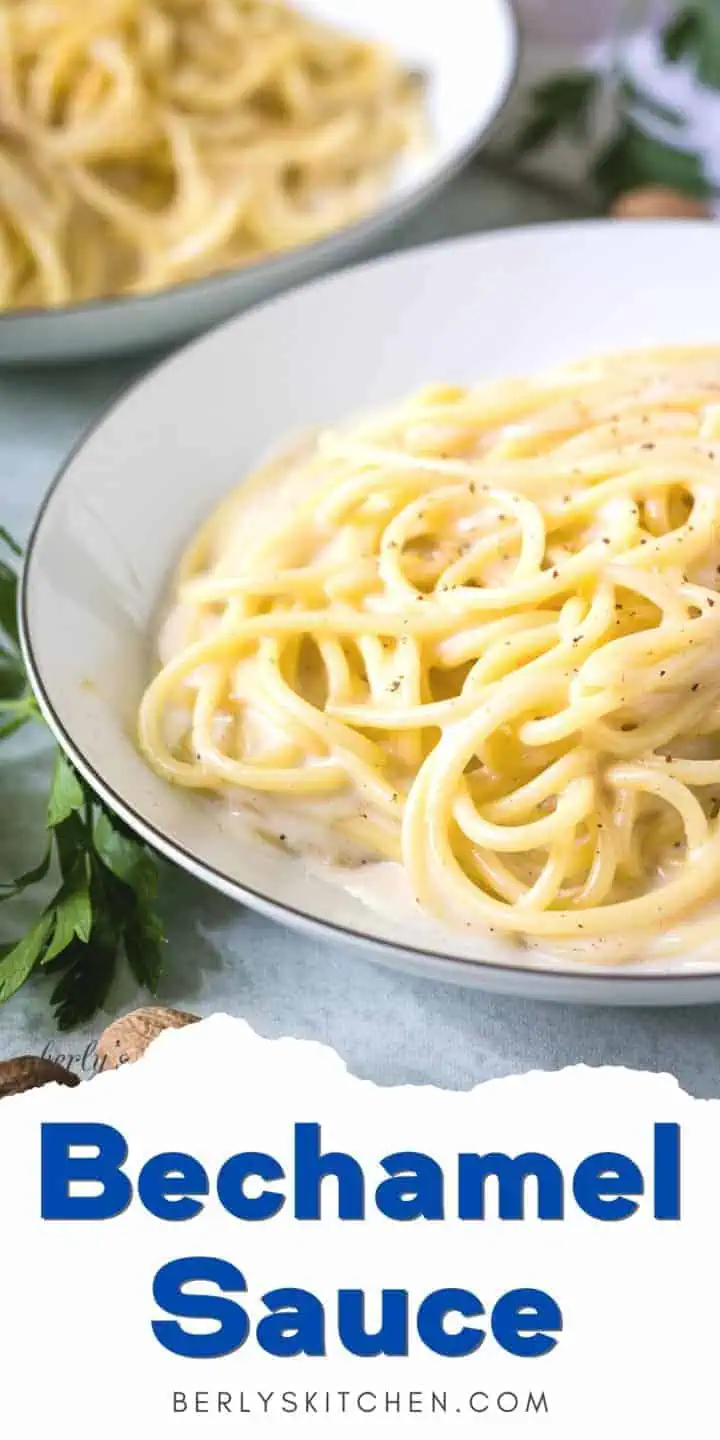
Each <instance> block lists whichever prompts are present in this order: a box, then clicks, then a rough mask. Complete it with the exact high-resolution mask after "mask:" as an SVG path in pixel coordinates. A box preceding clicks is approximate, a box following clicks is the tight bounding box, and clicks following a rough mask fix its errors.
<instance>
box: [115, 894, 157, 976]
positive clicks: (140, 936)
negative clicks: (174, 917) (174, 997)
mask: <svg viewBox="0 0 720 1440" xmlns="http://www.w3.org/2000/svg"><path fill="white" fill-rule="evenodd" d="M124 940H125V954H126V956H127V962H128V965H129V966H130V969H131V971H132V973H133V975H134V976H135V979H136V980H137V982H138V985H145V986H146V987H147V989H148V990H149V991H150V992H151V994H153V995H154V994H155V993H156V991H157V987H158V982H159V980H160V976H161V974H162V965H163V954H162V949H163V944H164V935H163V928H162V925H161V923H160V921H159V919H158V917H157V915H155V914H154V913H153V911H152V910H151V909H150V908H149V906H147V905H144V904H142V903H141V902H138V904H137V905H136V908H135V912H134V914H133V913H131V914H130V915H129V916H128V919H127V921H126V924H125V930H124Z"/></svg>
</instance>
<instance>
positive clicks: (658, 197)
mask: <svg viewBox="0 0 720 1440" xmlns="http://www.w3.org/2000/svg"><path fill="white" fill-rule="evenodd" d="M711 213H712V212H711V210H710V206H709V205H708V204H707V202H706V201H705V200H699V199H697V198H696V197H695V196H693V195H684V194H683V192H682V191H681V190H672V189H671V188H670V187H669V186H667V185H643V186H641V187H640V188H639V189H637V190H626V191H625V192H624V194H622V195H618V197H617V199H616V200H615V201H614V203H613V205H612V206H611V208H610V214H611V215H614V216H615V217H616V219H618V220H659V219H662V218H663V217H665V218H667V219H675V220H702V219H708V217H709V216H710V214H711Z"/></svg>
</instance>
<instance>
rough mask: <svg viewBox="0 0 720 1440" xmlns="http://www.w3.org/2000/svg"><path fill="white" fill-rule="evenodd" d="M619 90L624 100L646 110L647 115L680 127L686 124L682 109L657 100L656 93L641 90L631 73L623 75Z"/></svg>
mask: <svg viewBox="0 0 720 1440" xmlns="http://www.w3.org/2000/svg"><path fill="white" fill-rule="evenodd" d="M618 90H619V94H620V95H621V97H622V99H623V100H627V101H629V103H630V104H631V105H634V106H636V107H637V108H638V109H641V110H644V111H645V113H646V115H650V116H652V117H653V118H654V119H655V120H662V121H664V122H665V124H667V125H675V126H677V128H678V129H680V128H682V126H684V124H685V117H684V115H683V114H682V113H681V112H680V110H675V109H673V107H672V106H671V105H665V104H663V103H662V101H660V100H656V99H655V96H654V95H648V94H647V93H646V91H645V90H641V89H640V87H639V86H638V85H636V84H635V81H634V80H631V79H630V76H629V75H625V76H623V78H622V80H621V81H620V84H619V87H618Z"/></svg>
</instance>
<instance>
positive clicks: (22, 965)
mask: <svg viewBox="0 0 720 1440" xmlns="http://www.w3.org/2000/svg"><path fill="white" fill-rule="evenodd" d="M51 926H52V915H41V916H40V919H39V920H38V921H37V922H36V923H35V925H33V927H32V930H29V931H28V933H27V935H25V936H24V937H23V939H22V940H19V941H18V943H17V945H13V947H12V949H10V950H8V952H7V953H6V955H5V956H4V958H3V959H2V960H0V1005H1V1004H2V1003H3V1002H4V1001H5V1000H9V999H10V996H11V995H14V994H15V992H16V990H19V989H20V986H21V985H24V984H25V981H26V980H27V978H28V975H29V974H30V972H31V970H32V969H33V968H34V966H35V965H36V964H37V961H38V960H39V958H40V956H41V954H42V951H43V947H44V946H45V943H46V941H47V937H48V935H49V933H50V928H51Z"/></svg>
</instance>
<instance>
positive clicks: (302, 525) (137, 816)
mask: <svg viewBox="0 0 720 1440" xmlns="http://www.w3.org/2000/svg"><path fill="white" fill-rule="evenodd" d="M715 246H716V237H715V231H714V227H713V225H712V224H707V225H705V224H702V223H698V224H694V223H693V224H688V225H687V226H684V227H683V229H682V233H680V232H679V231H678V228H677V227H676V226H673V225H672V223H669V224H668V223H666V224H663V223H657V224H655V223H650V224H648V223H641V224H637V225H633V224H629V225H628V226H627V227H625V226H623V227H615V226H613V225H612V223H611V222H587V223H584V224H576V225H556V226H551V227H537V228H530V229H528V230H526V231H518V232H515V233H512V232H506V233H504V234H500V235H496V236H490V237H481V238H477V239H472V240H467V241H463V242H454V243H451V244H448V245H445V246H438V247H432V248H431V249H430V250H427V251H417V252H415V253H410V254H407V255H404V256H400V257H396V258H394V259H391V260H386V261H382V262H378V263H376V264H374V265H371V266H366V267H363V268H362V269H360V270H357V271H351V272H348V273H346V274H345V275H343V276H339V277H335V278H332V279H330V280H326V281H323V282H321V283H318V284H316V285H313V286H309V287H307V288H306V289H305V290H304V291H300V292H298V293H296V294H295V295H293V296H290V297H285V298H283V299H282V300H280V301H276V302H274V303H273V304H271V305H269V306H266V307H264V308H262V309H259V310H257V311H255V312H254V313H253V314H252V315H249V316H246V317H243V318H241V319H239V320H237V321H235V322H233V323H232V324H229V325H227V326H225V327H223V329H221V330H219V331H218V332H216V333H215V334H214V335H212V336H210V337H208V338H207V339H205V340H204V341H201V342H197V343H196V344H195V345H193V346H191V347H189V348H188V349H187V350H186V351H184V352H183V353H181V354H180V355H178V356H176V357H175V358H174V359H172V360H171V361H169V362H166V363H165V364H164V365H163V366H161V367H159V368H158V369H157V370H156V371H155V372H154V373H153V374H152V375H151V376H149V377H148V378H147V379H146V380H145V381H143V382H141V383H140V384H139V385H138V386H136V387H135V389H134V390H133V391H132V392H131V394H130V395H129V396H127V397H126V398H125V399H124V400H123V401H121V402H120V403H119V404H117V405H116V406H115V407H113V409H112V410H111V411H110V413H109V414H108V416H107V417H106V418H105V420H104V421H103V422H102V423H101V424H100V425H99V427H98V428H97V429H96V430H95V431H94V432H93V434H92V435H91V436H90V437H89V438H88V440H87V441H86V443H85V445H84V447H82V448H81V450H80V452H79V453H78V454H77V455H76V456H75V457H74V458H73V460H72V461H71V462H70V464H69V466H68V468H67V469H66V471H65V473H64V475H63V476H62V477H61V478H60V480H59V481H58V482H57V484H56V486H55V488H54V490H53V491H52V493H51V495H50V497H49V499H48V501H47V503H46V506H45V509H44V511H43V514H42V515H41V517H40V519H39V522H38V525H37V527H36V531H35V534H34V536H33V539H32V542H31V547H30V552H29V558H28V562H27V567H26V572H25V580H24V602H23V634H24V645H25V651H26V656H27V660H28V664H29V666H30V670H31V674H32V676H33V679H34V682H35V684H36V685H37V687H38V691H39V695H40V699H41V703H42V705H43V709H44V711H45V713H46V715H47V718H48V719H49V722H50V724H51V725H52V726H53V728H54V729H55V731H56V733H57V735H58V738H59V740H60V742H61V743H62V744H63V745H65V747H66V748H67V749H68V751H69V753H70V754H71V755H72V757H73V758H74V760H75V762H76V763H77V764H78V765H79V767H80V768H81V769H82V770H83V771H84V773H85V774H86V775H87V776H88V778H89V779H90V781H91V783H93V784H94V785H95V786H96V787H97V788H98V789H99V790H100V792H101V793H102V794H104V795H105V796H106V798H107V799H108V800H109V801H110V803H111V804H113V805H114V806H115V808H117V809H118V810H119V811H120V813H121V814H123V815H124V816H125V818H126V819H127V820H128V822H129V823H130V824H132V825H133V826H135V827H136V828H137V829H138V830H139V831H140V832H141V833H143V834H144V835H146V837H147V838H148V839H149V840H150V841H151V843H153V844H155V845H156V846H157V847H158V848H159V849H161V850H163V851H164V852H165V853H167V854H168V855H170V856H171V857H172V858H174V859H175V860H177V861H178V862H179V863H180V864H182V865H184V866H186V867H187V868H188V869H189V870H191V871H193V873H195V874H198V875H200V876H202V877H204V878H205V879H207V880H209V881H210V883H211V884H214V885H216V886H218V887H219V888H221V889H223V890H225V891H226V892H227V893H229V894H231V895H234V896H237V897H238V898H240V899H244V900H246V901H247V902H248V903H250V904H252V905H254V906H256V907H257V908H259V909H261V910H264V911H266V912H267V913H269V914H272V915H274V916H276V917H277V918H280V919H284V920H286V921H287V922H289V923H291V924H295V925H298V926H301V927H303V928H309V929H316V930H317V931H318V932H319V933H323V934H326V935H334V936H335V938H336V939H340V938H344V939H346V940H349V941H352V942H353V943H354V944H355V945H356V946H361V947H362V948H363V949H365V950H366V951H367V952H368V953H369V954H371V955H373V956H374V957H375V958H380V959H383V960H384V961H385V962H386V963H399V964H402V965H406V966H410V967H413V968H416V969H418V970H421V971H423V972H425V973H433V974H435V975H436V976H439V977H444V978H447V979H455V980H459V981H460V982H462V983H466V984H480V985H485V986H487V987H489V988H494V989H500V990H507V991H511V992H514V993H524V994H532V995H543V996H549V997H554V998H577V999H586V1000H601V1001H604V1002H609V1003H647V1002H658V1003H662V1002H668V1003H678V1001H681V1000H706V999H710V998H717V996H718V995H719V994H720V954H719V953H718V952H719V949H720V947H719V946H718V940H717V936H718V933H719V932H720V913H718V911H717V898H718V890H719V889H720V882H719V881H718V875H719V874H720V866H719V865H718V858H719V857H718V849H719V847H720V838H719V836H720V831H719V829H718V810H720V803H719V801H720V727H719V725H718V704H719V702H720V678H719V677H720V665H719V663H718V662H719V660H720V629H719V628H718V627H719V626H720V615H719V614H718V611H719V610H720V579H719V575H720V542H719V541H718V538H717V537H718V533H719V532H718V519H719V518H720V514H719V513H718V505H720V500H719V499H718V497H719V496H720V486H719V485H718V474H720V469H719V465H720V461H719V460H718V451H717V450H716V448H715V447H716V444H717V437H718V435H719V434H720V419H719V417H720V346H718V343H717V336H718V335H720V300H717V301H716V300H715V299H714V294H715V292H714V289H713V287H712V285H711V283H710V282H711V278H712V275H713V274H714V266H715ZM671 273H672V275H673V279H672V282H669V281H668V275H669V274H671ZM658 296H662V304H659V303H658ZM339 309H341V310H342V314H343V328H344V342H345V343H344V345H343V347H342V348H341V349H340V350H338V349H337V348H336V347H333V345H332V337H333V335H334V333H335V327H336V316H337V313H338V310H339ZM281 352H282V356H283V363H282V365H278V356H279V354H280V353H281ZM583 355H589V356H590V357H591V358H590V359H589V360H587V361H578V357H581V356H583ZM598 357H599V358H598ZM516 376H529V377H531V378H530V379H529V380H517V379H515V378H513V377H516ZM437 377H447V380H443V382H442V383H441V384H438V383H437ZM508 377H510V378H508ZM476 382H477V383H476ZM238 395H240V396H242V404H240V405H239V404H238ZM404 396H405V397H407V396H410V397H411V398H410V399H409V400H408V399H403V397H404ZM353 415H355V416H356V417H360V418H358V419H356V420H354V421H351V423H349V424H348V420H347V417H348V416H353ZM318 435H319V438H318ZM293 436H294V437H299V438H298V440H297V442H296V443H297V448H296V450H295V451H294V452H285V453H282V452H281V453H279V454H278V453H277V447H278V444H279V443H280V442H281V441H282V440H283V439H284V438H287V437H293ZM718 449H720V446H718ZM273 451H274V452H275V454H274V455H273ZM268 453H270V454H271V457H272V458H271V459H270V461H269V466H270V468H269V470H268V469H265V471H264V472H261V473H260V474H259V475H258V476H256V478H254V479H251V480H249V481H247V482H245V483H244V484H240V486H239V488H237V487H238V482H239V481H240V480H242V477H243V475H247V474H249V473H250V472H251V471H252V470H253V469H254V468H255V467H256V466H257V464H258V462H260V461H261V460H262V457H263V456H266V455H268ZM224 497H230V498H224ZM221 501H222V502H223V503H222V507H221V509H220V510H219V511H218V512H217V515H216V516H215V517H213V516H211V518H210V520H208V519H207V515H208V510H209V509H210V510H212V507H213V505H214V504H219V503H220V502H221ZM193 533H197V535H198V538H197V540H196V541H195V542H193V543H192V544H191V546H190V549H189V550H187V546H188V543H189V541H190V537H191V536H192V535H193ZM183 550H186V552H187V553H186V560H185V562H183V565H182V567H181V569H180V572H179V579H178V580H176V581H175V582H173V579H172V577H173V573H176V574H177V570H176V567H177V564H178V556H179V554H180V553H181V552H182V551H183ZM716 598H717V604H716ZM173 602H174V603H175V607H176V608H175V609H174V611H173V610H172V609H170V614H169V622H168V609H169V606H171V605H172V603H173ZM160 633H162V641H161V650H162V654H161V660H160V669H158V654H157V644H158V635H159V634H160ZM153 677H155V678H153ZM143 695H144V699H143ZM138 713H140V716H141V722H140V744H141V748H142V751H143V752H144V757H143V755H141V753H140V752H139V749H138V745H137V739H138ZM148 760H149V761H150V764H149V765H148V764H147V761H148ZM168 780H170V781H171V782H175V783H170V784H168ZM213 791H215V792H220V795H218V794H217V793H215V794H213V793H212V792H213ZM228 796H230V803H228V801H227V797H228ZM246 801H248V802H249V803H245V802H246ZM363 862H364V863H363ZM418 900H419V901H420V904H419V905H418V903H417V902H418Z"/></svg>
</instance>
